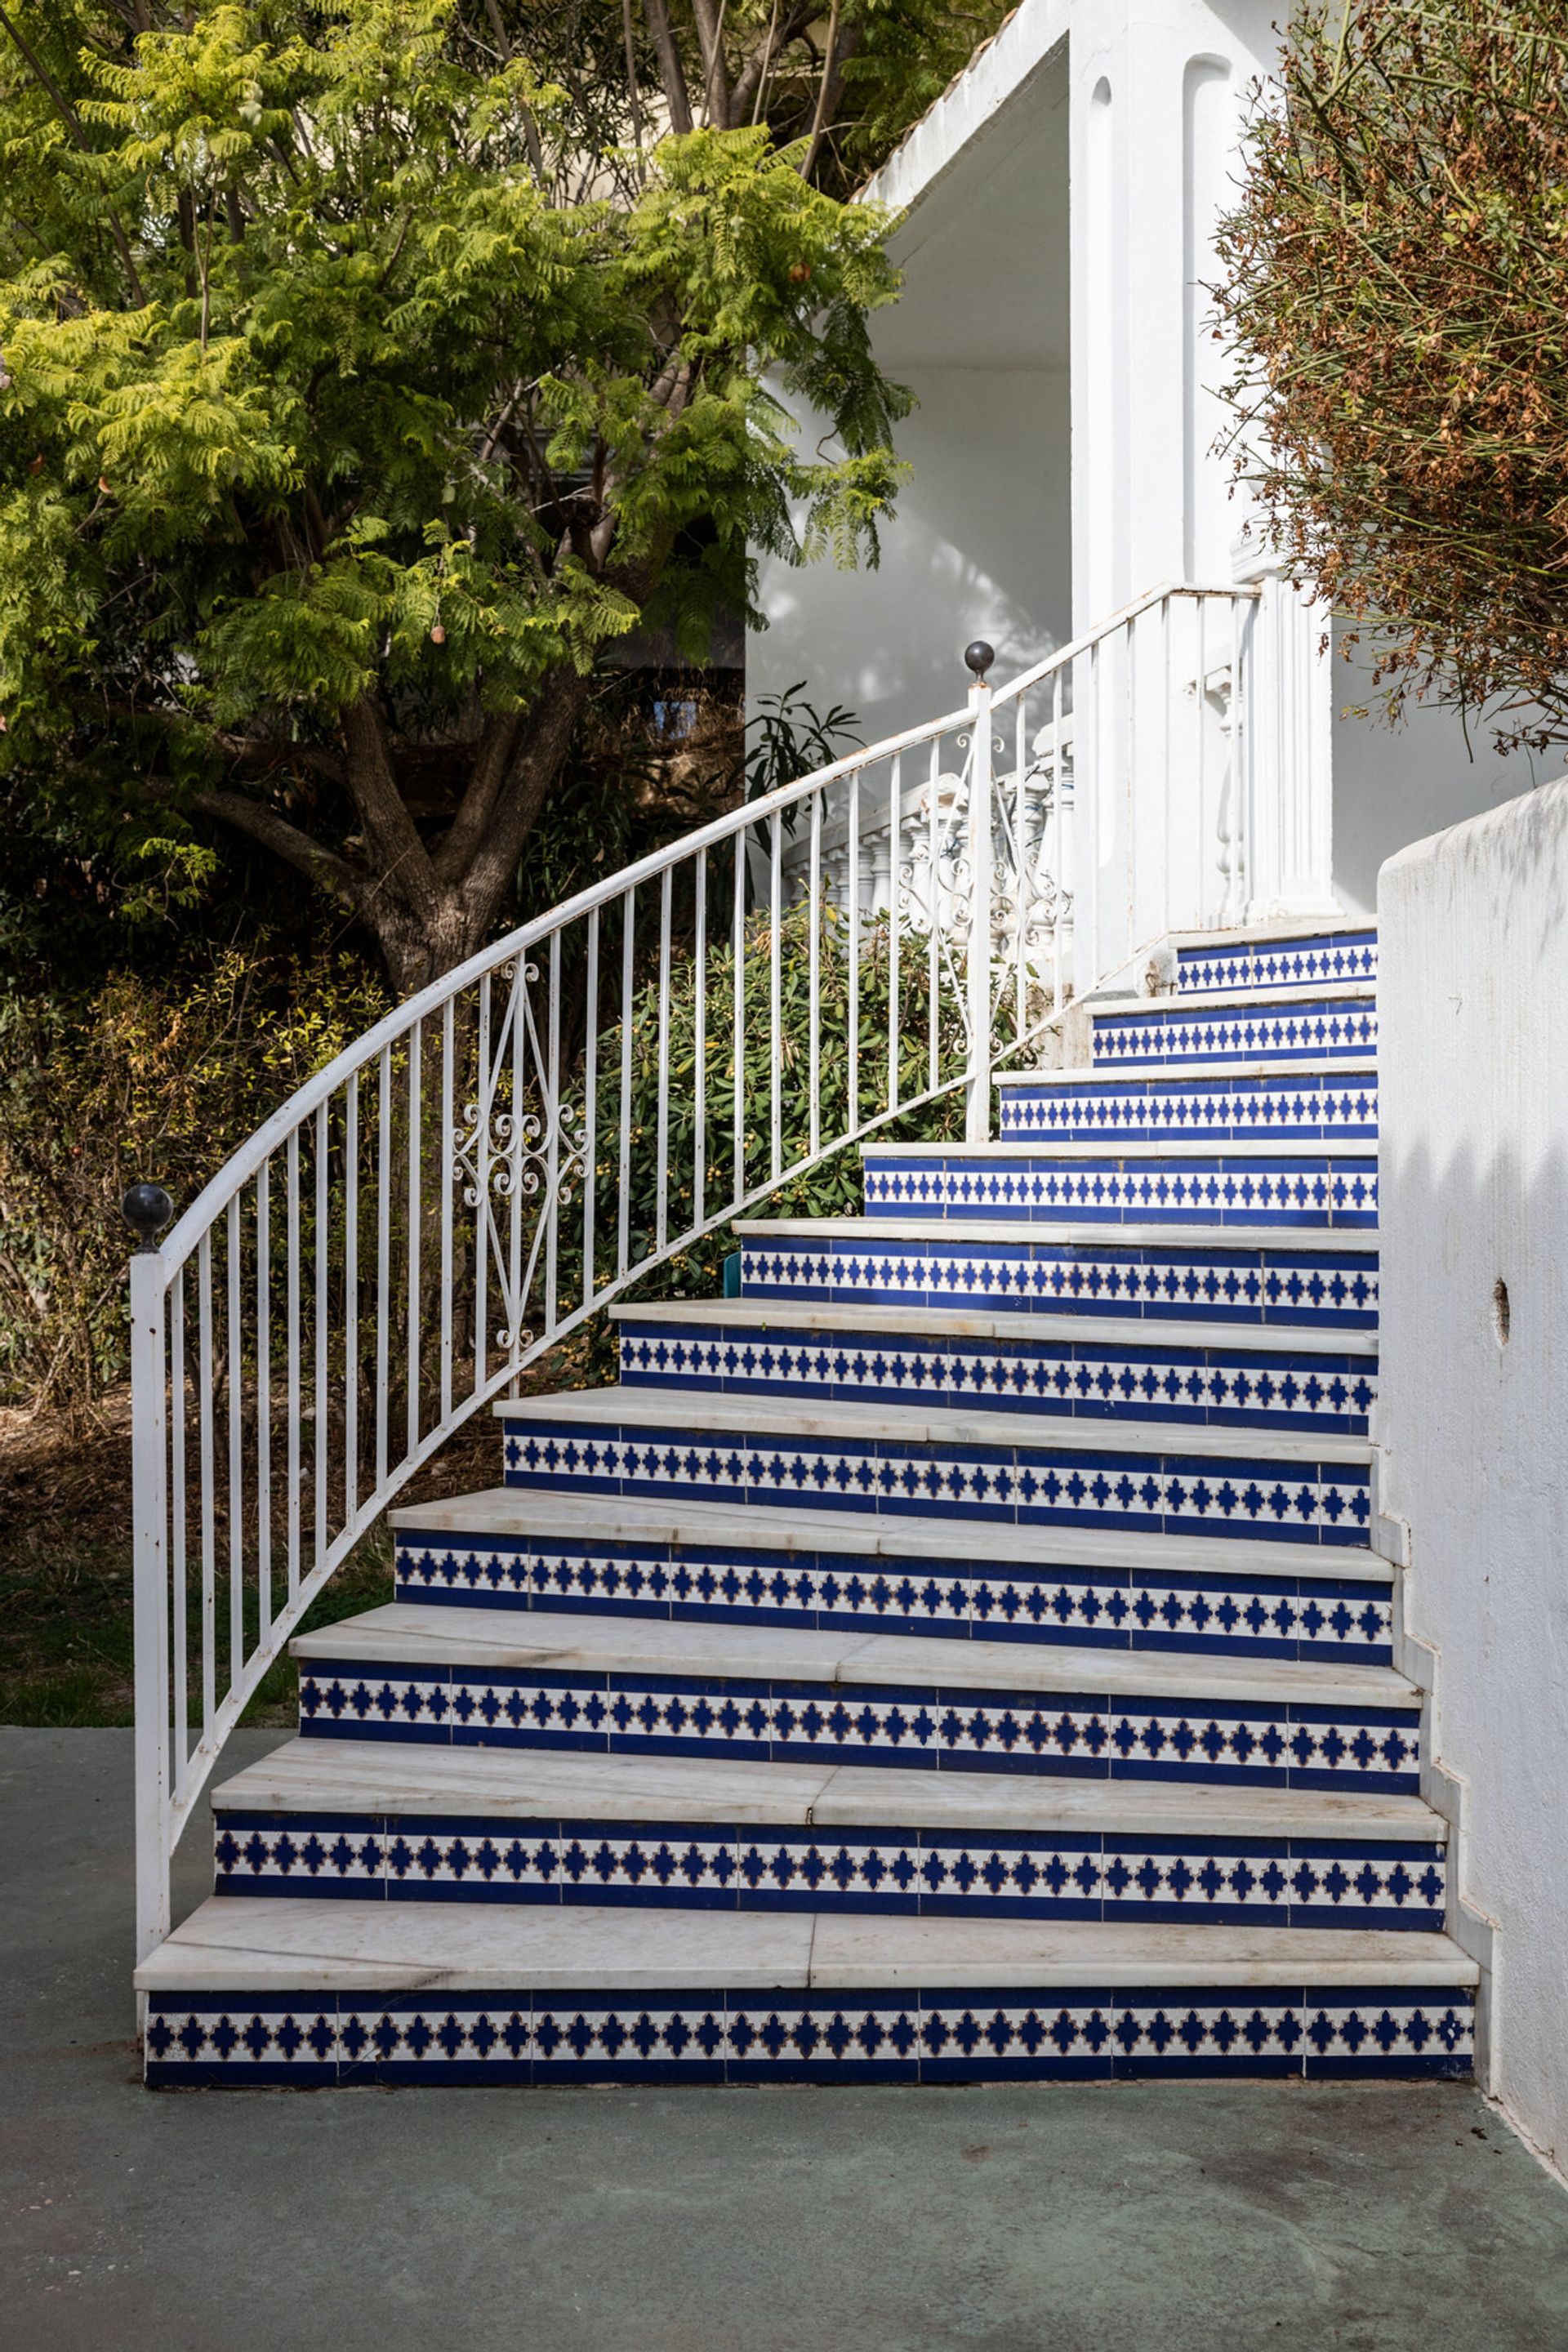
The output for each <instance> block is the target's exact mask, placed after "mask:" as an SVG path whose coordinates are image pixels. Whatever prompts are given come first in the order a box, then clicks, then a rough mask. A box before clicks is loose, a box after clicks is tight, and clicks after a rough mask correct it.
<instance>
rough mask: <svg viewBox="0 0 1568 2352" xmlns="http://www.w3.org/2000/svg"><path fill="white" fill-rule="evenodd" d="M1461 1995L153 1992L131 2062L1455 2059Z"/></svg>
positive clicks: (697, 2078)
mask: <svg viewBox="0 0 1568 2352" xmlns="http://www.w3.org/2000/svg"><path fill="white" fill-rule="evenodd" d="M1473 2053H1474V2006H1473V2001H1472V1999H1471V1996H1470V1995H1469V1993H1468V1992H1466V1991H1461V1990H1448V1989H1444V1990H1434V1991H1426V1992H1422V1991H1417V1990H1413V1989H1412V1988H1411V1987H1409V1986H1405V1985H1397V1986H1384V1987H1379V1986H1376V1985H1372V1986H1362V1987H1355V1988H1349V1989H1347V1988H1344V1987H1341V1986H1332V1987H1329V1988H1322V1989H1315V1988H1313V1987H1312V1986H1310V1985H1306V1986H1291V1987H1289V1988H1285V1989H1281V1988H1277V1987H1273V1986H1270V1987H1268V1988H1266V1989H1262V1990H1258V1991H1257V1992H1254V1991H1251V1990H1247V1989H1238V1990H1225V1991H1220V1990H1215V1988H1214V1987H1212V1986H1211V1987H1207V1988H1205V1987H1203V1986H1201V1985H1199V1986H1173V1987H1169V1988H1167V1987H1162V1986H1151V1987H1148V1988H1141V1989H1139V1990H1137V1991H1135V1992H1123V1993H1112V1992H1110V1990H1107V1989H1106V1988H1104V1987H1088V1988H1085V1989H1083V1990H1074V1989H1064V1988H1061V1987H1058V1986H1051V1987H1049V1988H1047V1989H1046V1990H1041V1991H1038V1992H1033V1993H1032V1992H1030V1991H1028V1990H1020V1989H1019V1988H1017V1987H1016V1986H1012V1987H1007V1988H1005V1989H998V1990H995V1991H994V1992H990V1991H985V1990H980V1989H977V1988H976V1989H970V1988H965V1989H963V1990H960V1991H954V1990H941V1989H938V1990H913V1989H910V1988H909V1987H900V1989H898V1990H895V1991H891V1992H886V1993H879V1992H877V1991H874V1990H870V1991H862V1990H857V1991H855V1992H854V1993H850V1994H845V1993H835V1992H834V1991H833V1990H831V1989H826V1988H825V1989H822V1990H816V1991H813V1992H809V1993H753V1992H739V1991H737V1992H727V1991H725V1990H722V1989H713V1990H702V1991H691V1992H688V1991H685V1990H682V1991H680V1992H679V1993H666V1994H654V1995H651V1996H650V1995H649V1994H648V1993H647V1992H630V1993H626V1994H622V1995H617V1994H616V1993H614V1992H609V1991H606V1990H603V1989H595V1990H593V1991H585V1992H583V1993H573V1992H551V1993H542V1992H541V1993H531V1992H529V1991H526V1990H519V1991H516V1992H508V1991H506V1990H497V1991H494V1992H486V1993H483V1994H477V1993H456V1994H443V1993H438V1992H437V1993H406V1994H396V1995H394V1996H392V1997H391V1998H390V1999H388V1998H385V1997H380V1998H378V1997H376V1996H374V1995H366V1994H363V1993H362V1994H358V1995H355V1994H351V1993H342V1994H339V1995H336V1996H335V1997H334V1996H332V1995H328V1996H326V1997H325V1998H323V1997H322V1996H321V1995H320V1994H313V1993H300V1994H299V1995H298V1996H296V1997H292V1998H290V1997H289V1996H287V1995H280V1994H277V1993H272V1994H264V1995H258V1996H255V1997H251V1996H248V1995H246V1994H235V1993H223V1994H213V1993H200V1992H191V1993H180V1992H177V1991H176V1992H169V1993H159V1994H157V1995H156V1996H154V1998H153V2000H152V2002H151V2003H150V2013H149V2018H148V2028H147V2079H148V2081H149V2082H150V2083H153V2084H159V2085H168V2086H179V2085H184V2084H190V2085H193V2086H194V2085H195V2084H206V2083H211V2084H218V2083H222V2084H235V2083H241V2084H245V2083H249V2084H257V2085H258V2086H263V2085H269V2084H279V2083H306V2082H317V2083H324V2082H342V2083H354V2082H366V2083H369V2082H386V2083H405V2082H430V2081H441V2082H446V2083H451V2084H458V2083H496V2084H503V2083H511V2084H520V2083H538V2084H543V2083H560V2082H579V2083H595V2082H596V2083H615V2082H644V2083H650V2084H651V2083H656V2082H689V2083H742V2082H791V2081H794V2082H801V2081H808V2082H824V2083H831V2082H863V2083H864V2082H876V2081H899V2082H910V2083H913V2082H932V2083H934V2082H985V2081H1006V2080H1013V2081H1025V2082H1047V2081H1053V2080H1070V2079H1072V2078H1073V2077H1075V2076H1076V2077H1084V2076H1093V2077H1099V2078H1101V2079H1105V2080H1111V2079H1116V2078H1122V2077H1124V2078H1128V2079H1132V2078H1136V2077H1139V2076H1149V2075H1154V2076H1157V2075H1178V2076H1179V2075H1197V2076H1202V2075H1210V2076H1224V2075H1226V2074H1279V2075H1287V2074H1293V2075H1298V2076H1300V2075H1307V2076H1310V2075H1314V2074H1340V2075H1352V2076H1354V2075H1368V2076H1371V2075H1379V2074H1438V2075H1457V2074H1468V2072H1469V2070H1470V2065H1471V2062H1472V2057H1473Z"/></svg>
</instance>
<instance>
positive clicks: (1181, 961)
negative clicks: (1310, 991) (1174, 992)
mask: <svg viewBox="0 0 1568 2352" xmlns="http://www.w3.org/2000/svg"><path fill="white" fill-rule="evenodd" d="M1376 978H1377V933H1376V932H1375V931H1325V932H1323V933H1322V934H1321V936H1320V937H1318V938H1316V939H1301V940H1233V941H1231V942H1229V943H1228V944H1227V943H1225V942H1222V941H1215V944H1214V945H1213V946H1209V947H1197V948H1182V949H1181V950H1178V952H1177V956H1176V986H1177V988H1178V990H1179V991H1180V992H1181V993H1182V994H1183V995H1192V994H1193V993H1194V992H1196V991H1198V990H1200V989H1237V988H1256V989H1260V990H1267V989H1271V988H1348V987H1353V986H1355V985H1356V983H1357V982H1363V981H1364V982H1369V983H1370V982H1374V981H1375V980H1376Z"/></svg>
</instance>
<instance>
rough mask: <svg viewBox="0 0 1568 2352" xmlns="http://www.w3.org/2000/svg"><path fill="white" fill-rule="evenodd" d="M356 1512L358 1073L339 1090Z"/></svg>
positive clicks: (348, 1468)
mask: <svg viewBox="0 0 1568 2352" xmlns="http://www.w3.org/2000/svg"><path fill="white" fill-rule="evenodd" d="M358 1508H359V1072H358V1071H357V1070H354V1071H353V1072H351V1074H350V1076H349V1081H348V1084H347V1086H346V1087H344V1088H343V1517H344V1519H345V1520H347V1519H352V1518H353V1516H354V1513H355V1512H356V1511H357V1510H358Z"/></svg>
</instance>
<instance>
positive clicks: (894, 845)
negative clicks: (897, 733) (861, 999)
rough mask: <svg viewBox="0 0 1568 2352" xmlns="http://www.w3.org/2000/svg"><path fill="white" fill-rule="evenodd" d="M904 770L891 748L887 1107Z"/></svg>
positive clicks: (894, 1041) (895, 1074)
mask: <svg viewBox="0 0 1568 2352" xmlns="http://www.w3.org/2000/svg"><path fill="white" fill-rule="evenodd" d="M903 791H904V770H903V761H902V756H901V754H900V753H899V752H897V751H895V752H894V754H893V759H892V766H891V768H890V770H889V780H888V1108H889V1110H897V1108H898V1107H899V1045H900V1036H899V1025H900V1024H899V855H900V839H901V825H902V820H903Z"/></svg>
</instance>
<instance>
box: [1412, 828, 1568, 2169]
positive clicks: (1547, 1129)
mask: <svg viewBox="0 0 1568 2352" xmlns="http://www.w3.org/2000/svg"><path fill="white" fill-rule="evenodd" d="M1381 923H1382V952H1381V962H1382V977H1381V979H1380V982H1379V1003H1380V1023H1381V1030H1382V1044H1381V1047H1380V1065H1381V1075H1382V1097H1383V1099H1382V1139H1381V1145H1380V1156H1381V1160H1382V1188H1383V1223H1384V1244H1383V1285H1384V1293H1383V1318H1382V1328H1383V1338H1382V1370H1381V1391H1382V1394H1381V1401H1380V1404H1379V1408H1378V1414H1377V1433H1378V1436H1379V1438H1380V1441H1381V1442H1382V1443H1383V1444H1385V1445H1386V1447H1387V1449H1388V1454H1387V1466H1386V1472H1385V1475H1384V1479H1383V1496H1384V1507H1385V1508H1386V1509H1389V1510H1391V1511H1394V1512H1395V1513H1397V1514H1398V1516H1399V1517H1403V1518H1404V1519H1405V1520H1406V1521H1407V1522H1408V1523H1409V1526H1410V1529H1411V1570H1410V1575H1409V1578H1408V1580H1407V1587H1406V1611H1405V1615H1406V1622H1407V1625H1408V1627H1409V1630H1410V1632H1411V1633H1413V1634H1414V1635H1415V1637H1416V1638H1417V1639H1418V1640H1420V1641H1423V1642H1426V1643H1429V1644H1431V1646H1432V1648H1433V1649H1434V1650H1435V1651H1436V1655H1437V1687H1436V1718H1435V1720H1436V1740H1435V1748H1436V1756H1437V1759H1439V1760H1440V1761H1441V1762H1442V1763H1443V1764H1444V1765H1445V1766H1446V1767H1447V1769H1448V1770H1449V1771H1451V1772H1453V1773H1456V1774H1457V1775H1458V1776H1459V1777H1460V1778H1461V1779H1462V1780H1463V1781H1464V1782H1465V1784H1466V1793H1465V1799H1464V1820H1463V1828H1464V1840H1463V1844H1462V1848H1461V1850H1460V1853H1459V1869H1458V1883H1459V1885H1460V1886H1461V1887H1462V1890H1463V1892H1464V1895H1466V1897H1467V1899H1468V1901H1469V1902H1470V1903H1472V1904H1473V1905H1475V1906H1477V1907H1478V1908H1479V1910H1480V1911H1481V1912H1483V1913H1484V1914H1486V1915H1487V1916H1489V1917H1490V1918H1492V1919H1494V1920H1495V1921H1496V1922H1497V1923H1498V1927H1499V1929H1500V1935H1499V1939H1498V1946H1497V1955H1496V1958H1497V1973H1496V1979H1495V1984H1494V2011H1493V2021H1492V2061H1491V2063H1492V2079H1491V2082H1490V2084H1489V2087H1490V2088H1491V2089H1492V2090H1494V2091H1495V2092H1496V2093H1497V2094H1498V2095H1499V2096H1500V2098H1501V2099H1502V2100H1503V2103H1504V2105H1506V2106H1507V2108H1508V2109H1509V2111H1510V2114H1511V2115H1512V2116H1514V2117H1515V2118H1516V2119H1517V2120H1518V2121H1519V2122H1520V2124H1521V2126H1522V2127H1523V2129H1524V2130H1525V2132H1526V2133H1527V2134H1528V2135H1529V2137H1531V2139H1532V2140H1533V2141H1534V2142H1535V2143H1536V2144H1537V2146H1538V2147H1542V2148H1543V2149H1545V2150H1547V2151H1548V2152H1553V2153H1554V2154H1555V2157H1556V2160H1557V2162H1558V2163H1559V2165H1562V2164H1563V2159H1564V2157H1565V2156H1568V2037H1565V2036H1564V2034H1563V1965H1564V1963H1563V1955H1564V1953H1565V1952H1568V1444H1565V1443H1564V1439H1565V1434H1568V782H1562V783H1555V784H1550V785H1547V786H1544V787H1543V788H1542V790H1541V792H1539V793H1536V794H1533V795H1531V798H1530V800H1528V801H1526V802H1521V803H1517V804H1516V805H1514V806H1513V807H1510V808H1507V809H1503V810H1499V811H1495V812H1493V813H1492V814H1489V815H1488V816H1486V817H1482V818H1478V819H1477V820H1475V821H1474V822H1472V823H1470V824H1465V825H1463V826H1461V827H1459V828H1458V829H1457V830H1456V831H1453V832H1450V833H1449V834H1447V835H1444V836H1442V837H1441V838H1439V839H1438V840H1436V841H1433V842H1422V843H1419V844H1417V845H1415V847H1414V848H1412V849H1410V850H1408V851H1406V852H1405V854H1404V855H1403V856H1401V857H1399V858H1396V859H1395V860H1394V861H1393V863H1392V864H1391V865H1390V866H1388V868H1387V869H1386V870H1385V872H1384V877H1383V890H1382V908H1381Z"/></svg>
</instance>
